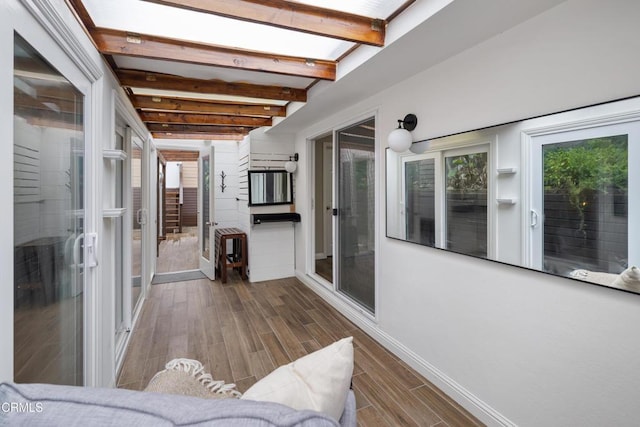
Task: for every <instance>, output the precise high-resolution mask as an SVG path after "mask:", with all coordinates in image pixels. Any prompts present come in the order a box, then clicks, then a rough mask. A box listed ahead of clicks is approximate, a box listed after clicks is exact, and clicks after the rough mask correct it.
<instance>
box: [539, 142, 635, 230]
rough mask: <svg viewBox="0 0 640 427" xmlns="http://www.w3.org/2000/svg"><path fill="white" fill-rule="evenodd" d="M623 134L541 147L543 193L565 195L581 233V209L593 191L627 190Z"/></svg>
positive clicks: (583, 224)
mask: <svg viewBox="0 0 640 427" xmlns="http://www.w3.org/2000/svg"><path fill="white" fill-rule="evenodd" d="M627 169H628V164H627V136H626V135H618V136H611V137H606V138H594V139H589V140H584V141H572V142H567V143H562V144H553V145H550V146H547V147H545V148H544V189H545V192H548V193H549V192H550V193H559V194H566V195H567V197H568V198H569V203H570V205H571V206H572V207H573V208H575V209H576V211H577V213H578V216H579V218H580V225H579V228H578V229H579V230H580V231H581V232H583V233H585V209H586V207H587V205H588V202H589V200H591V199H592V198H593V196H594V194H596V193H601V194H606V193H607V192H608V191H609V190H610V189H618V190H622V191H623V192H625V193H626V191H627Z"/></svg>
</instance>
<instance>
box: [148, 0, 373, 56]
mask: <svg viewBox="0 0 640 427" xmlns="http://www.w3.org/2000/svg"><path fill="white" fill-rule="evenodd" d="M146 1H149V2H151V3H157V4H162V5H165V6H171V7H179V8H182V9H188V10H194V11H197V12H204V13H211V14H215V15H218V16H224V17H226V18H232V19H240V20H243V21H248V22H254V23H258V24H265V25H272V26H275V27H279V28H285V29H288V30H295V31H302V32H305V33H310V34H316V35H319V36H324V37H332V38H336V39H340V40H347V41H350V42H355V43H362V44H368V45H373V46H383V45H384V37H385V30H386V21H384V20H381V19H375V18H369V17H365V16H360V15H354V14H350V13H345V12H340V11H337V10H332V9H325V8H320V7H317V6H311V5H306V4H302V3H295V2H291V1H285V0H146Z"/></svg>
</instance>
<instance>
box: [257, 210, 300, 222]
mask: <svg viewBox="0 0 640 427" xmlns="http://www.w3.org/2000/svg"><path fill="white" fill-rule="evenodd" d="M251 222H252V223H253V224H262V223H265V222H300V214H299V213H295V212H291V213H269V214H253V215H251Z"/></svg>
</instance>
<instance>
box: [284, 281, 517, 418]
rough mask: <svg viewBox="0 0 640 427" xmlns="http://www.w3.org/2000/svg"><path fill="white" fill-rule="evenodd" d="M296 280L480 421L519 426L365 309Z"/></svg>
mask: <svg viewBox="0 0 640 427" xmlns="http://www.w3.org/2000/svg"><path fill="white" fill-rule="evenodd" d="M296 277H297V278H298V280H300V281H301V282H302V283H304V284H305V285H306V286H307V287H308V288H309V289H311V290H312V291H314V292H315V293H316V294H318V295H319V296H320V297H322V298H323V299H324V300H325V301H326V302H327V303H329V304H330V305H331V306H332V307H333V308H335V309H336V310H338V311H339V312H340V313H342V314H343V315H344V316H345V317H347V318H348V319H349V320H350V321H352V322H353V323H355V324H356V325H357V326H358V327H360V328H361V329H362V330H363V331H364V332H366V333H367V334H368V335H370V336H371V337H372V338H373V339H375V340H376V341H378V343H380V344H381V345H382V346H383V347H385V348H386V349H387V350H389V351H391V352H392V353H393V354H395V355H396V356H398V357H399V358H400V359H402V360H403V361H404V362H406V363H407V364H408V365H409V366H411V367H412V368H413V369H415V370H416V371H418V372H419V373H420V374H421V375H423V376H424V377H425V378H426V379H428V380H429V381H431V382H432V383H433V384H434V385H435V386H436V387H438V388H439V389H440V390H442V391H443V392H444V393H446V394H447V395H448V396H449V397H451V398H452V399H454V400H455V401H456V402H457V403H459V404H460V405H461V406H462V407H463V408H465V409H466V410H467V411H469V412H471V414H473V415H474V416H475V417H477V418H478V419H479V420H480V421H482V422H484V423H485V424H487V425H488V426H507V427H515V426H516V424H515V423H514V422H512V421H510V420H509V419H508V418H507V417H505V416H504V415H502V414H501V413H500V412H498V411H497V410H495V409H494V408H492V407H491V406H489V405H488V404H486V403H485V402H484V401H482V400H481V399H479V398H478V397H477V396H475V395H474V394H473V393H471V392H470V391H469V390H467V389H466V388H464V387H463V386H462V385H461V384H458V383H457V382H456V381H454V380H453V379H452V378H450V377H448V376H447V375H446V374H444V373H443V372H442V371H440V370H439V369H438V368H436V367H435V366H433V365H432V364H430V363H429V362H427V361H426V360H424V359H423V358H422V357H420V356H419V355H418V354H416V353H415V352H413V351H412V350H411V349H409V348H407V347H406V346H405V345H404V344H402V343H401V342H399V341H397V340H396V339H395V338H393V337H392V336H391V335H389V334H387V333H386V332H385V331H383V330H381V329H380V328H379V327H378V325H377V324H376V322H375V321H374V320H372V319H371V317H370V316H367V315H365V314H364V313H363V312H362V311H361V310H358V309H356V308H355V307H354V306H352V305H351V304H349V303H347V302H345V301H343V299H342V297H340V296H338V295H337V294H336V292H334V291H333V290H331V289H329V288H327V287H325V286H322V285H321V284H319V283H317V282H316V281H315V280H313V279H312V278H311V277H309V276H307V275H305V274H300V273H299V272H297V271H296Z"/></svg>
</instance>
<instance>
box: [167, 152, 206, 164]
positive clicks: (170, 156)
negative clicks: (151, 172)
mask: <svg viewBox="0 0 640 427" xmlns="http://www.w3.org/2000/svg"><path fill="white" fill-rule="evenodd" d="M158 153H160V155H162V156H163V157H164V159H165V161H167V162H197V161H198V156H199V153H198V151H186V150H160V151H158Z"/></svg>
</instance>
